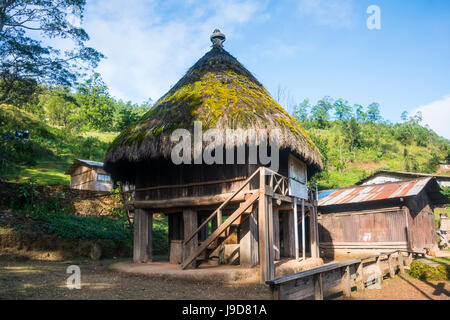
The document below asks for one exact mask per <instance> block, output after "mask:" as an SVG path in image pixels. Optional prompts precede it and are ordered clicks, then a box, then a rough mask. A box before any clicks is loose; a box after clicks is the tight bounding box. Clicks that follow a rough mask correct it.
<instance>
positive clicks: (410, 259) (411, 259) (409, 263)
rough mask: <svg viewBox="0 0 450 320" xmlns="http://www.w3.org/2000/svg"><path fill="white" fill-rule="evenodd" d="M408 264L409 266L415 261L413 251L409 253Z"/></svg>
mask: <svg viewBox="0 0 450 320" xmlns="http://www.w3.org/2000/svg"><path fill="white" fill-rule="evenodd" d="M406 261H407V262H406V265H407V266H408V267H409V266H410V265H411V262H412V261H413V254H412V252H409V253H408V259H407V260H406Z"/></svg>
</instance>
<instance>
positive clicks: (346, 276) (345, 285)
mask: <svg viewBox="0 0 450 320" xmlns="http://www.w3.org/2000/svg"><path fill="white" fill-rule="evenodd" d="M342 291H343V292H344V296H346V297H350V296H351V295H352V287H351V283H350V266H346V267H344V268H343V273H342Z"/></svg>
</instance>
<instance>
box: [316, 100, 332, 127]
mask: <svg viewBox="0 0 450 320" xmlns="http://www.w3.org/2000/svg"><path fill="white" fill-rule="evenodd" d="M332 108H333V99H331V98H330V97H328V96H326V97H324V98H323V99H321V100H319V101H318V102H317V105H315V106H314V107H313V108H312V109H311V121H313V122H314V123H315V124H316V125H317V127H318V128H320V129H324V128H326V127H327V126H328V121H329V119H330V115H329V112H330V110H331V109H332Z"/></svg>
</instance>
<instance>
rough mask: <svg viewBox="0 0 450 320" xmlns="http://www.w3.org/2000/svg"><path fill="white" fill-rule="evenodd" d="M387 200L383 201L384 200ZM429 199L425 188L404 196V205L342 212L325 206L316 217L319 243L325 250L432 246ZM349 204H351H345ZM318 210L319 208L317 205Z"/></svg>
mask: <svg viewBox="0 0 450 320" xmlns="http://www.w3.org/2000/svg"><path fill="white" fill-rule="evenodd" d="M387 203H388V202H386V204H387ZM430 203H431V202H430V199H429V198H428V196H427V194H426V193H425V192H422V193H420V194H419V195H417V196H414V197H409V198H406V199H405V202H404V205H402V206H401V205H399V206H395V207H393V206H390V207H385V208H382V207H380V204H381V202H380V203H378V204H373V205H372V208H370V207H369V208H368V207H367V206H368V204H367V203H363V204H361V206H360V208H355V205H353V209H351V210H348V211H345V212H342V210H340V209H341V208H339V207H342V206H339V205H338V206H335V209H334V212H333V209H332V208H327V212H328V213H325V214H321V215H320V217H319V237H320V246H321V248H322V249H323V250H324V251H325V252H330V251H332V252H346V253H348V252H351V253H353V252H357V251H359V250H363V251H371V250H375V251H379V252H382V251H388V250H389V249H392V250H394V249H414V250H423V249H424V248H436V247H437V239H436V229H435V224H434V213H433V209H432V207H431V205H430ZM347 208H351V207H347ZM319 211H321V209H320V208H319Z"/></svg>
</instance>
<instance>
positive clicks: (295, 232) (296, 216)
mask: <svg viewBox="0 0 450 320" xmlns="http://www.w3.org/2000/svg"><path fill="white" fill-rule="evenodd" d="M291 228H294V243H295V260H298V255H299V248H298V215H297V198H296V197H294V224H293V225H292V227H291Z"/></svg>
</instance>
